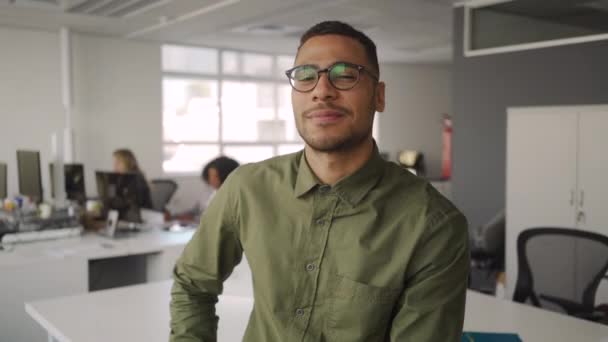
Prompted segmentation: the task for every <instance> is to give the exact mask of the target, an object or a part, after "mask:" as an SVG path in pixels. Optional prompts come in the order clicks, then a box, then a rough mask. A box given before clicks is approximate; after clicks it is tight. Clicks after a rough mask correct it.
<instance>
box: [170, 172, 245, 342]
mask: <svg viewBox="0 0 608 342" xmlns="http://www.w3.org/2000/svg"><path fill="white" fill-rule="evenodd" d="M234 173H236V172H234ZM235 176H236V175H231V176H230V177H228V179H227V180H226V182H225V183H224V184H223V185H222V187H221V188H220V190H219V191H218V192H217V194H216V195H215V197H214V199H213V201H211V203H210V205H209V207H208V208H207V209H206V210H205V212H204V213H203V215H202V217H201V222H200V226H199V228H198V230H197V231H196V233H195V234H194V235H193V237H192V240H191V241H190V242H189V243H188V244H187V245H186V247H185V249H184V251H183V253H182V255H181V257H180V258H179V259H178V261H177V263H176V265H175V268H174V271H173V278H174V283H173V287H172V289H171V304H170V309H171V310H170V311H171V333H170V341H171V342H190V341H192V342H194V341H196V342H201V341H204V342H212V341H216V340H217V324H218V320H219V318H218V317H217V315H216V313H215V304H216V303H217V300H218V299H217V297H218V295H219V294H221V293H222V290H223V282H224V281H225V280H226V279H227V278H228V276H229V275H230V274H231V273H232V270H233V269H234V267H235V266H236V265H238V263H239V262H240V261H241V258H242V255H243V248H242V246H241V243H240V240H239V236H238V231H239V229H238V225H239V220H238V196H237V192H236V184H234V183H235V182H236V181H235V179H234V178H236V177H235Z"/></svg>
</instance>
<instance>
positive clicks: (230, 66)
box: [222, 51, 239, 75]
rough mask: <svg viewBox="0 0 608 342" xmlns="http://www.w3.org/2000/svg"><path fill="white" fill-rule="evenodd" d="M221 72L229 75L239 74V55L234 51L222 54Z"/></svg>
mask: <svg viewBox="0 0 608 342" xmlns="http://www.w3.org/2000/svg"><path fill="white" fill-rule="evenodd" d="M222 72H224V73H225V74H230V75H237V74H239V54H238V52H234V51H223V52H222Z"/></svg>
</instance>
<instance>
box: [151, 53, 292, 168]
mask: <svg viewBox="0 0 608 342" xmlns="http://www.w3.org/2000/svg"><path fill="white" fill-rule="evenodd" d="M167 45H171V46H179V47H187V48H202V49H214V50H216V51H217V52H218V54H217V56H218V72H217V74H213V73H211V74H209V73H196V72H182V71H165V70H164V69H161V75H162V81H164V80H165V79H169V78H173V79H188V80H204V81H217V82H218V109H219V111H218V115H219V126H218V129H219V132H218V141H217V142H211V141H180V142H172V141H168V140H165V137H164V131H163V136H162V138H161V139H162V147H163V150H164V147H165V146H177V145H199V146H218V147H219V153H220V155H223V154H224V149H225V147H227V146H264V147H267V146H271V147H272V151H273V155H275V156H276V155H278V149H279V145H292V144H293V145H299V144H301V145H304V143H303V142H302V141H296V140H293V141H291V140H282V141H276V140H273V141H243V142H234V141H230V142H226V141H224V138H223V129H224V127H223V108H222V103H221V102H222V101H221V99H222V83H223V81H239V82H264V83H272V85H273V88H274V94H273V96H274V99H273V112H274V119H275V120H276V119H278V118H279V98H278V97H279V88H280V86H281V85H289V82H288V81H287V77H285V80H284V82H282V81H281V78H279V76H278V75H279V74H280V73H279V72H278V71H282V70H277V68H278V63H277V61H278V58H279V57H280V56H285V55H284V54H271V53H261V52H256V51H246V50H238V49H225V48H214V47H208V46H193V45H183V44H167ZM161 49H162V48H161ZM224 52H236V53H238V54H239V60H238V72H239V73H241V72H242V70H243V60H242V58H241V56H242V54H246V53H251V54H260V55H265V56H270V57H272V71H271V75H270V76H269V77H264V76H250V75H231V74H225V73H224V72H223V70H222V69H223V61H222V56H223V53H224ZM163 116H164V113H163ZM201 167H202V165H201ZM163 175H165V176H167V177H171V176H173V177H180V176H195V175H196V176H198V175H200V170H196V171H183V172H178V171H165V170H164V168H163Z"/></svg>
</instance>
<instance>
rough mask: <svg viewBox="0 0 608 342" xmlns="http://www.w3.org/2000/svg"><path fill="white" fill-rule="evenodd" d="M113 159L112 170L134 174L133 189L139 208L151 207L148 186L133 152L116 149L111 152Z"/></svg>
mask: <svg viewBox="0 0 608 342" xmlns="http://www.w3.org/2000/svg"><path fill="white" fill-rule="evenodd" d="M112 157H113V159H114V172H116V173H131V174H134V175H135V189H136V193H137V195H136V196H137V204H138V206H139V207H140V208H147V209H151V208H152V198H151V197H150V187H149V186H148V182H147V181H146V177H145V176H144V173H143V172H142V171H141V169H140V168H139V165H138V163H137V159H136V158H135V154H133V152H132V151H131V150H129V149H126V148H123V149H118V150H116V151H114V153H112Z"/></svg>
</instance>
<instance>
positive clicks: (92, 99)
mask: <svg viewBox="0 0 608 342" xmlns="http://www.w3.org/2000/svg"><path fill="white" fill-rule="evenodd" d="M72 51H73V60H74V64H73V65H74V68H73V70H74V76H73V78H74V99H75V100H74V102H75V108H74V109H75V110H74V112H75V113H76V115H75V116H76V118H75V123H74V127H75V130H76V139H75V140H76V146H77V149H76V158H77V159H78V160H79V161H81V162H83V163H84V165H85V170H86V175H85V179H86V187H87V193H88V194H89V195H94V194H96V193H97V189H96V185H95V174H94V171H95V170H110V169H111V168H112V151H114V150H115V149H117V148H123V147H124V148H130V149H132V150H133V152H134V153H135V155H136V156H137V159H138V161H139V163H140V166H141V168H142V170H144V172H145V173H146V176H147V177H148V179H150V178H156V177H159V176H161V175H162V114H161V108H162V89H161V71H160V69H161V57H160V45H159V44H155V43H142V42H135V41H129V40H120V39H111V38H106V37H98V36H91V35H82V34H76V35H74V37H73V50H72Z"/></svg>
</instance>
